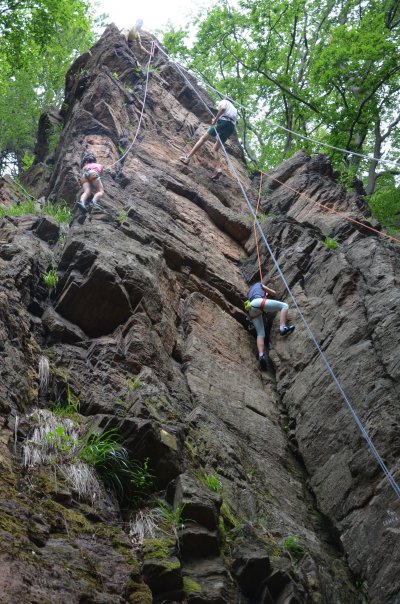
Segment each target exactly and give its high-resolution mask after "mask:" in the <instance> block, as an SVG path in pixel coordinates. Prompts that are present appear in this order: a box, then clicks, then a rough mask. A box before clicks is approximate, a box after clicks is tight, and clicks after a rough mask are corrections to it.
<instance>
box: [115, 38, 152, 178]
mask: <svg viewBox="0 0 400 604" xmlns="http://www.w3.org/2000/svg"><path fill="white" fill-rule="evenodd" d="M155 46H156V44H155V42H154V41H152V43H151V48H150V56H149V60H148V62H147V67H146V84H145V89H144V95H143V103H142V109H141V112H140V116H139V121H138V125H137V128H136V132H135V136H134V137H133V141H132V142H131V144H130V145H129V147H128V148H127V150H126V151H125V152H124V154H123V155H121V157H120V158H119V159H117V161H115V162H114V163H112V164H111V165H110V166H107V168H108V169H110V168H112V167H113V166H115V165H116V164H118V163H119V162H121V161H122V160H123V159H124V158H125V157H126V156H127V155H128V153H129V151H130V150H131V149H132V147H133V145H134V144H135V142H136V139H137V137H138V134H139V131H140V126H141V124H142V119H143V114H144V108H145V105H146V98H147V89H148V85H149V75H150V64H151V60H152V58H153V54H154V48H155Z"/></svg>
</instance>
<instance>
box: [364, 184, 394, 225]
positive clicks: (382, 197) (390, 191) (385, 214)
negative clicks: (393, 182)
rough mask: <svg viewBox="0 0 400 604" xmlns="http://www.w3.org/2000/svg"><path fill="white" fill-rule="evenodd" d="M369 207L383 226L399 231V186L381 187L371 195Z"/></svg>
mask: <svg viewBox="0 0 400 604" xmlns="http://www.w3.org/2000/svg"><path fill="white" fill-rule="evenodd" d="M369 207H370V208H371V210H372V213H373V214H374V216H375V217H376V218H377V219H378V220H379V222H381V223H382V225H383V226H385V227H392V228H393V229H394V230H397V231H400V188H398V187H390V186H389V187H382V188H381V189H379V190H378V191H376V193H374V195H372V196H371V198H370V200H369Z"/></svg>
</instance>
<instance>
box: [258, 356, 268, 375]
mask: <svg viewBox="0 0 400 604" xmlns="http://www.w3.org/2000/svg"><path fill="white" fill-rule="evenodd" d="M258 362H259V363H260V369H261V371H265V370H266V368H267V359H266V358H265V354H262V355H261V356H260V357H259V358H258Z"/></svg>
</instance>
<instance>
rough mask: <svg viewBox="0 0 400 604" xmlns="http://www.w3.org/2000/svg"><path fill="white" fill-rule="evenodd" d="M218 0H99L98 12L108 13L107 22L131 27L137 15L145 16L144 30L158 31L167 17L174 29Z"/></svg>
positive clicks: (164, 24)
mask: <svg viewBox="0 0 400 604" xmlns="http://www.w3.org/2000/svg"><path fill="white" fill-rule="evenodd" d="M215 2H216V0H203V1H202V2H196V1H195V0H172V2H171V1H170V0H147V1H145V0H142V1H141V2H128V1H127V0H99V2H98V9H97V12H98V13H107V14H108V15H109V18H108V19H107V20H106V21H107V23H111V22H113V23H115V24H116V25H117V27H119V28H120V29H122V28H124V27H128V28H130V27H132V25H134V24H135V23H136V21H137V19H143V21H144V24H143V30H144V31H149V32H151V33H153V34H156V33H157V31H159V30H161V29H165V28H166V26H167V24H168V21H169V22H170V23H171V24H172V25H173V27H174V28H175V29H179V27H183V26H185V25H186V23H187V22H188V21H189V20H190V19H191V18H193V17H194V16H195V15H197V14H198V12H199V11H200V10H206V8H207V7H209V6H212V5H213V4H215Z"/></svg>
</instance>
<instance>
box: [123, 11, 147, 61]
mask: <svg viewBox="0 0 400 604" xmlns="http://www.w3.org/2000/svg"><path fill="white" fill-rule="evenodd" d="M142 27H143V20H142V19H138V20H137V21H136V23H135V25H134V26H133V27H131V29H123V30H121V33H122V35H123V36H124V37H125V39H126V41H127V42H128V46H129V47H132V46H133V45H134V44H138V46H139V48H140V49H141V50H143V51H144V52H146V53H147V54H148V55H150V56H152V55H153V52H152V51H150V50H147V48H145V47H144V46H143V44H142V38H141V36H140V32H141V29H142Z"/></svg>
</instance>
